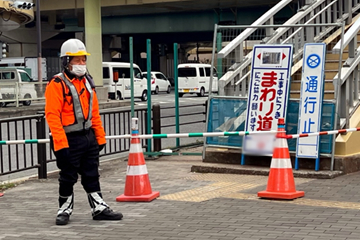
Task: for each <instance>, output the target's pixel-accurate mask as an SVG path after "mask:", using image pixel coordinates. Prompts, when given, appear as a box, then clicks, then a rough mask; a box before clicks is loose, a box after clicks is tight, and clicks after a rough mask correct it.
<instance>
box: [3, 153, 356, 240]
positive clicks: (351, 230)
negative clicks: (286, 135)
mask: <svg viewBox="0 0 360 240" xmlns="http://www.w3.org/2000/svg"><path fill="white" fill-rule="evenodd" d="M202 164H203V163H202V161H201V156H184V155H180V156H162V157H160V158H158V159H157V160H147V161H146V165H147V169H148V172H149V176H150V182H151V185H152V188H153V191H160V197H159V198H158V199H155V200H154V201H152V202H147V203H136V202H133V203H120V202H116V201H115V198H116V197H117V196H119V195H121V194H122V193H123V191H124V186H125V177H126V167H127V162H126V161H125V160H124V159H118V160H114V161H106V162H102V163H101V166H100V168H101V169H100V173H101V185H102V190H103V195H104V198H105V200H106V202H107V203H108V204H109V205H110V206H111V207H112V208H113V209H114V210H118V211H121V212H122V213H123V214H124V219H123V220H121V221H118V222H111V221H93V220H92V218H91V214H90V208H89V206H88V202H87V198H86V194H85V192H84V191H83V189H82V186H81V184H80V182H78V183H77V184H76V185H75V207H74V213H73V215H72V216H71V220H70V223H69V224H68V225H66V226H56V225H55V215H56V211H57V197H58V181H57V174H56V173H55V174H51V175H50V176H49V178H48V179H46V180H37V179H32V180H28V181H26V182H24V183H22V184H20V185H19V186H17V187H15V188H12V189H8V190H6V191H5V192H4V196H2V197H0V213H1V218H2V220H1V221H0V229H1V233H0V240H10V239H49V240H50V239H114V240H115V239H136V240H141V239H200V240H201V239H229V240H230V239H242V240H243V239H253V240H254V239H262V240H264V239H284V240H285V239H286V240H289V239H295V240H300V239H306V240H312V239H327V240H328V239H338V240H344V239H353V240H355V239H359V235H360V227H359V226H360V211H359V209H360V184H359V178H360V173H353V174H349V175H342V176H338V177H335V178H332V179H314V178H295V182H296V188H297V190H302V191H305V197H304V198H300V199H295V200H292V201H276V200H265V199H259V198H258V197H257V192H258V191H262V190H265V189H266V185H267V176H260V175H240V174H222V173H206V174H204V173H196V172H191V171H190V170H191V168H192V167H193V166H195V165H200V166H201V165H202Z"/></svg>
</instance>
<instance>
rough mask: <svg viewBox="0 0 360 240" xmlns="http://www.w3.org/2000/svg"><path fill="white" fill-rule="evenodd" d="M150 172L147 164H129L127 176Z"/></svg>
mask: <svg viewBox="0 0 360 240" xmlns="http://www.w3.org/2000/svg"><path fill="white" fill-rule="evenodd" d="M145 174H148V171H147V168H146V165H140V166H127V173H126V175H127V176H138V175H145Z"/></svg>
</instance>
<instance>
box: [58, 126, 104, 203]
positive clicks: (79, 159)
mask: <svg viewBox="0 0 360 240" xmlns="http://www.w3.org/2000/svg"><path fill="white" fill-rule="evenodd" d="M66 136H67V139H68V143H69V150H70V156H69V157H68V158H66V159H61V158H58V157H57V156H56V155H57V154H56V152H55V156H56V164H57V166H58V168H59V169H60V173H59V175H60V176H59V195H60V196H64V197H67V196H70V195H72V193H73V188H74V184H75V183H76V182H77V180H78V174H80V175H81V184H82V186H83V188H84V190H85V191H86V192H87V193H91V192H100V183H99V169H98V168H99V145H98V143H97V141H96V138H95V134H94V131H93V130H92V129H90V130H86V131H81V132H73V133H67V134H66Z"/></svg>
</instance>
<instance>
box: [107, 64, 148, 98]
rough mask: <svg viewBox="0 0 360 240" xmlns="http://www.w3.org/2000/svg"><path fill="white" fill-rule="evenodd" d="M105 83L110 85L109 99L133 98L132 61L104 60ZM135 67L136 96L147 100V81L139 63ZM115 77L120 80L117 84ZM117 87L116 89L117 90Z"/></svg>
mask: <svg viewBox="0 0 360 240" xmlns="http://www.w3.org/2000/svg"><path fill="white" fill-rule="evenodd" d="M102 65H103V83H104V87H108V93H109V99H118V100H120V99H124V98H131V84H130V63H124V62H103V63H102ZM133 68H134V97H135V98H140V99H141V100H142V101H146V100H147V81H146V79H145V78H143V76H142V74H141V70H140V68H139V66H138V65H136V64H133ZM114 79H115V80H116V79H117V80H118V82H117V83H116V84H115V82H114ZM115 88H116V91H115Z"/></svg>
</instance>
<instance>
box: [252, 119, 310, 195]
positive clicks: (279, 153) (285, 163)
mask: <svg viewBox="0 0 360 240" xmlns="http://www.w3.org/2000/svg"><path fill="white" fill-rule="evenodd" d="M304 195H305V193H304V192H303V191H296V189H295V181H294V176H293V172H292V166H291V161H290V154H289V148H288V144H287V139H286V133H285V122H284V119H283V118H279V120H278V133H277V134H276V140H275V147H274V152H273V156H272V159H271V166H270V174H269V179H268V184H267V188H266V191H261V192H258V197H261V198H271V199H295V198H299V197H303V196H304Z"/></svg>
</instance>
